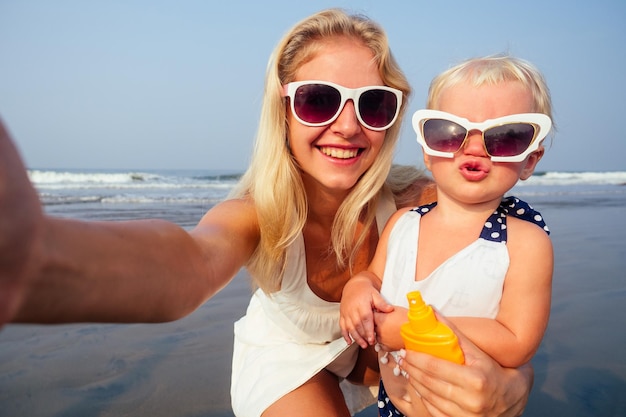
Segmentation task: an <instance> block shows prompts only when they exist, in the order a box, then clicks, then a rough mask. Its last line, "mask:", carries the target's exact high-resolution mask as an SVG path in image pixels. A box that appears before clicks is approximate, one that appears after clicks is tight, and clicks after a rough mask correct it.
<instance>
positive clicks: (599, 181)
mask: <svg viewBox="0 0 626 417" xmlns="http://www.w3.org/2000/svg"><path fill="white" fill-rule="evenodd" d="M524 184H527V185H626V171H609V172H559V171H548V172H537V173H535V174H533V176H531V177H530V178H529V179H527V180H526V181H522V182H520V185H522V186H523V185H524Z"/></svg>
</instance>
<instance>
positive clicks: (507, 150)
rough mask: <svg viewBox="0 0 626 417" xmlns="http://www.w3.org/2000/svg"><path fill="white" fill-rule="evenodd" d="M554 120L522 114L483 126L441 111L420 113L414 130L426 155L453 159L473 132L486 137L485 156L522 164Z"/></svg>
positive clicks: (543, 137)
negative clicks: (476, 131)
mask: <svg viewBox="0 0 626 417" xmlns="http://www.w3.org/2000/svg"><path fill="white" fill-rule="evenodd" d="M551 128H552V120H550V117H548V116H547V115H545V114H543V113H520V114H512V115H509V116H504V117H498V118H497V119H489V120H485V121H484V122H481V123H474V122H470V121H469V120H467V119H464V118H462V117H458V116H455V115H454V114H450V113H447V112H443V111H439V110H418V111H416V112H415V114H413V129H415V132H416V133H417V142H418V143H419V144H420V145H421V146H422V148H423V149H424V152H425V153H426V154H428V155H432V156H441V157H445V158H453V157H454V154H455V153H456V152H458V151H459V149H461V148H462V147H463V145H464V143H465V141H466V140H467V137H468V136H469V132H470V131H472V130H478V131H480V132H481V134H482V138H483V147H484V149H485V152H487V154H488V155H489V156H490V157H491V160H492V161H494V162H521V161H523V160H524V159H525V158H526V157H527V156H528V155H529V154H531V153H532V152H534V151H536V150H537V149H538V148H539V145H540V144H541V141H543V139H545V137H546V136H547V135H548V133H549V132H550V129H551Z"/></svg>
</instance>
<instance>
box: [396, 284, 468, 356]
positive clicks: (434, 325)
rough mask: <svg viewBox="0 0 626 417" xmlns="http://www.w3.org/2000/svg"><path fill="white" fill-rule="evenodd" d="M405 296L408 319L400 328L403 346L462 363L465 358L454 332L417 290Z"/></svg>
mask: <svg viewBox="0 0 626 417" xmlns="http://www.w3.org/2000/svg"><path fill="white" fill-rule="evenodd" d="M406 296H407V298H408V300H409V314H408V316H409V321H408V323H404V324H403V325H402V327H401V328H400V334H401V335H402V339H403V340H404V345H405V347H406V348H407V349H409V350H415V351H418V352H424V353H428V354H429V355H433V356H436V357H438V358H442V359H447V360H449V361H452V362H455V363H458V364H463V363H464V362H465V358H464V356H463V351H462V350H461V348H460V347H459V341H458V339H457V337H456V335H455V334H454V332H453V331H452V330H451V329H450V328H449V327H448V326H446V325H445V324H443V323H441V322H440V321H438V320H437V317H435V312H434V311H433V308H432V307H431V306H429V305H427V304H426V303H424V300H423V299H422V294H421V293H420V292H419V291H412V292H410V293H408V294H407V295H406Z"/></svg>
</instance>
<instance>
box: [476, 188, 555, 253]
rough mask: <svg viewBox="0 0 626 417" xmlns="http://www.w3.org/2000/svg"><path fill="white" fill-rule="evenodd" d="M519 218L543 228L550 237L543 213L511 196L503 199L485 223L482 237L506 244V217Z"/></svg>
mask: <svg viewBox="0 0 626 417" xmlns="http://www.w3.org/2000/svg"><path fill="white" fill-rule="evenodd" d="M507 215H508V216H513V217H517V218H518V219H521V220H525V221H527V222H531V223H534V224H536V225H537V226H539V227H541V228H542V229H543V230H544V231H545V232H546V233H547V234H548V235H549V234H550V229H549V228H548V226H547V225H546V223H545V222H544V221H543V217H542V216H541V213H539V212H538V211H537V210H535V209H533V208H532V206H531V205H530V204H528V203H526V202H525V201H522V200H520V199H519V198H517V197H514V196H510V197H506V198H504V199H502V202H501V203H500V205H499V206H498V208H497V209H496V211H494V212H493V214H492V215H491V216H489V218H488V219H487V221H486V222H485V227H483V230H482V232H481V233H480V237H481V238H482V239H485V240H491V241H494V242H506V239H507V233H506V216H507Z"/></svg>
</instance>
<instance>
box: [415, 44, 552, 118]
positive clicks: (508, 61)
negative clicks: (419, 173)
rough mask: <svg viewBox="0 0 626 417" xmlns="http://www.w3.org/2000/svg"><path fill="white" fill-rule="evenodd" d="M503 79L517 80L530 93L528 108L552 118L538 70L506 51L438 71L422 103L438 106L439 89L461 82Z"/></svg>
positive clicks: (491, 82) (475, 82) (474, 82)
mask: <svg viewBox="0 0 626 417" xmlns="http://www.w3.org/2000/svg"><path fill="white" fill-rule="evenodd" d="M504 81H519V82H521V83H522V85H523V86H524V87H526V88H528V89H529V90H530V92H531V93H532V96H533V102H534V108H533V109H532V111H533V112H536V113H543V114H546V115H548V116H549V117H550V118H551V119H552V99H551V98H550V89H549V88H548V84H547V83H546V81H545V79H544V77H543V75H542V74H541V72H540V71H539V70H538V69H537V68H536V67H535V66H534V65H533V64H531V63H530V62H528V61H525V60H523V59H520V58H516V57H513V56H510V55H506V54H497V55H489V56H486V57H481V58H471V59H468V60H466V61H463V62H461V63H459V64H457V65H455V66H453V67H452V68H450V69H448V70H446V71H444V72H442V73H441V74H439V75H438V76H436V77H435V78H434V79H433V80H432V82H431V84H430V89H429V90H428V99H427V102H426V107H427V108H429V109H435V110H437V109H439V99H440V98H441V94H442V92H443V91H444V90H446V89H447V88H450V87H452V86H454V85H456V84H459V83H461V82H469V83H471V84H473V85H474V86H477V87H480V86H481V85H487V84H498V83H501V82H504ZM553 124H554V123H553Z"/></svg>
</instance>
